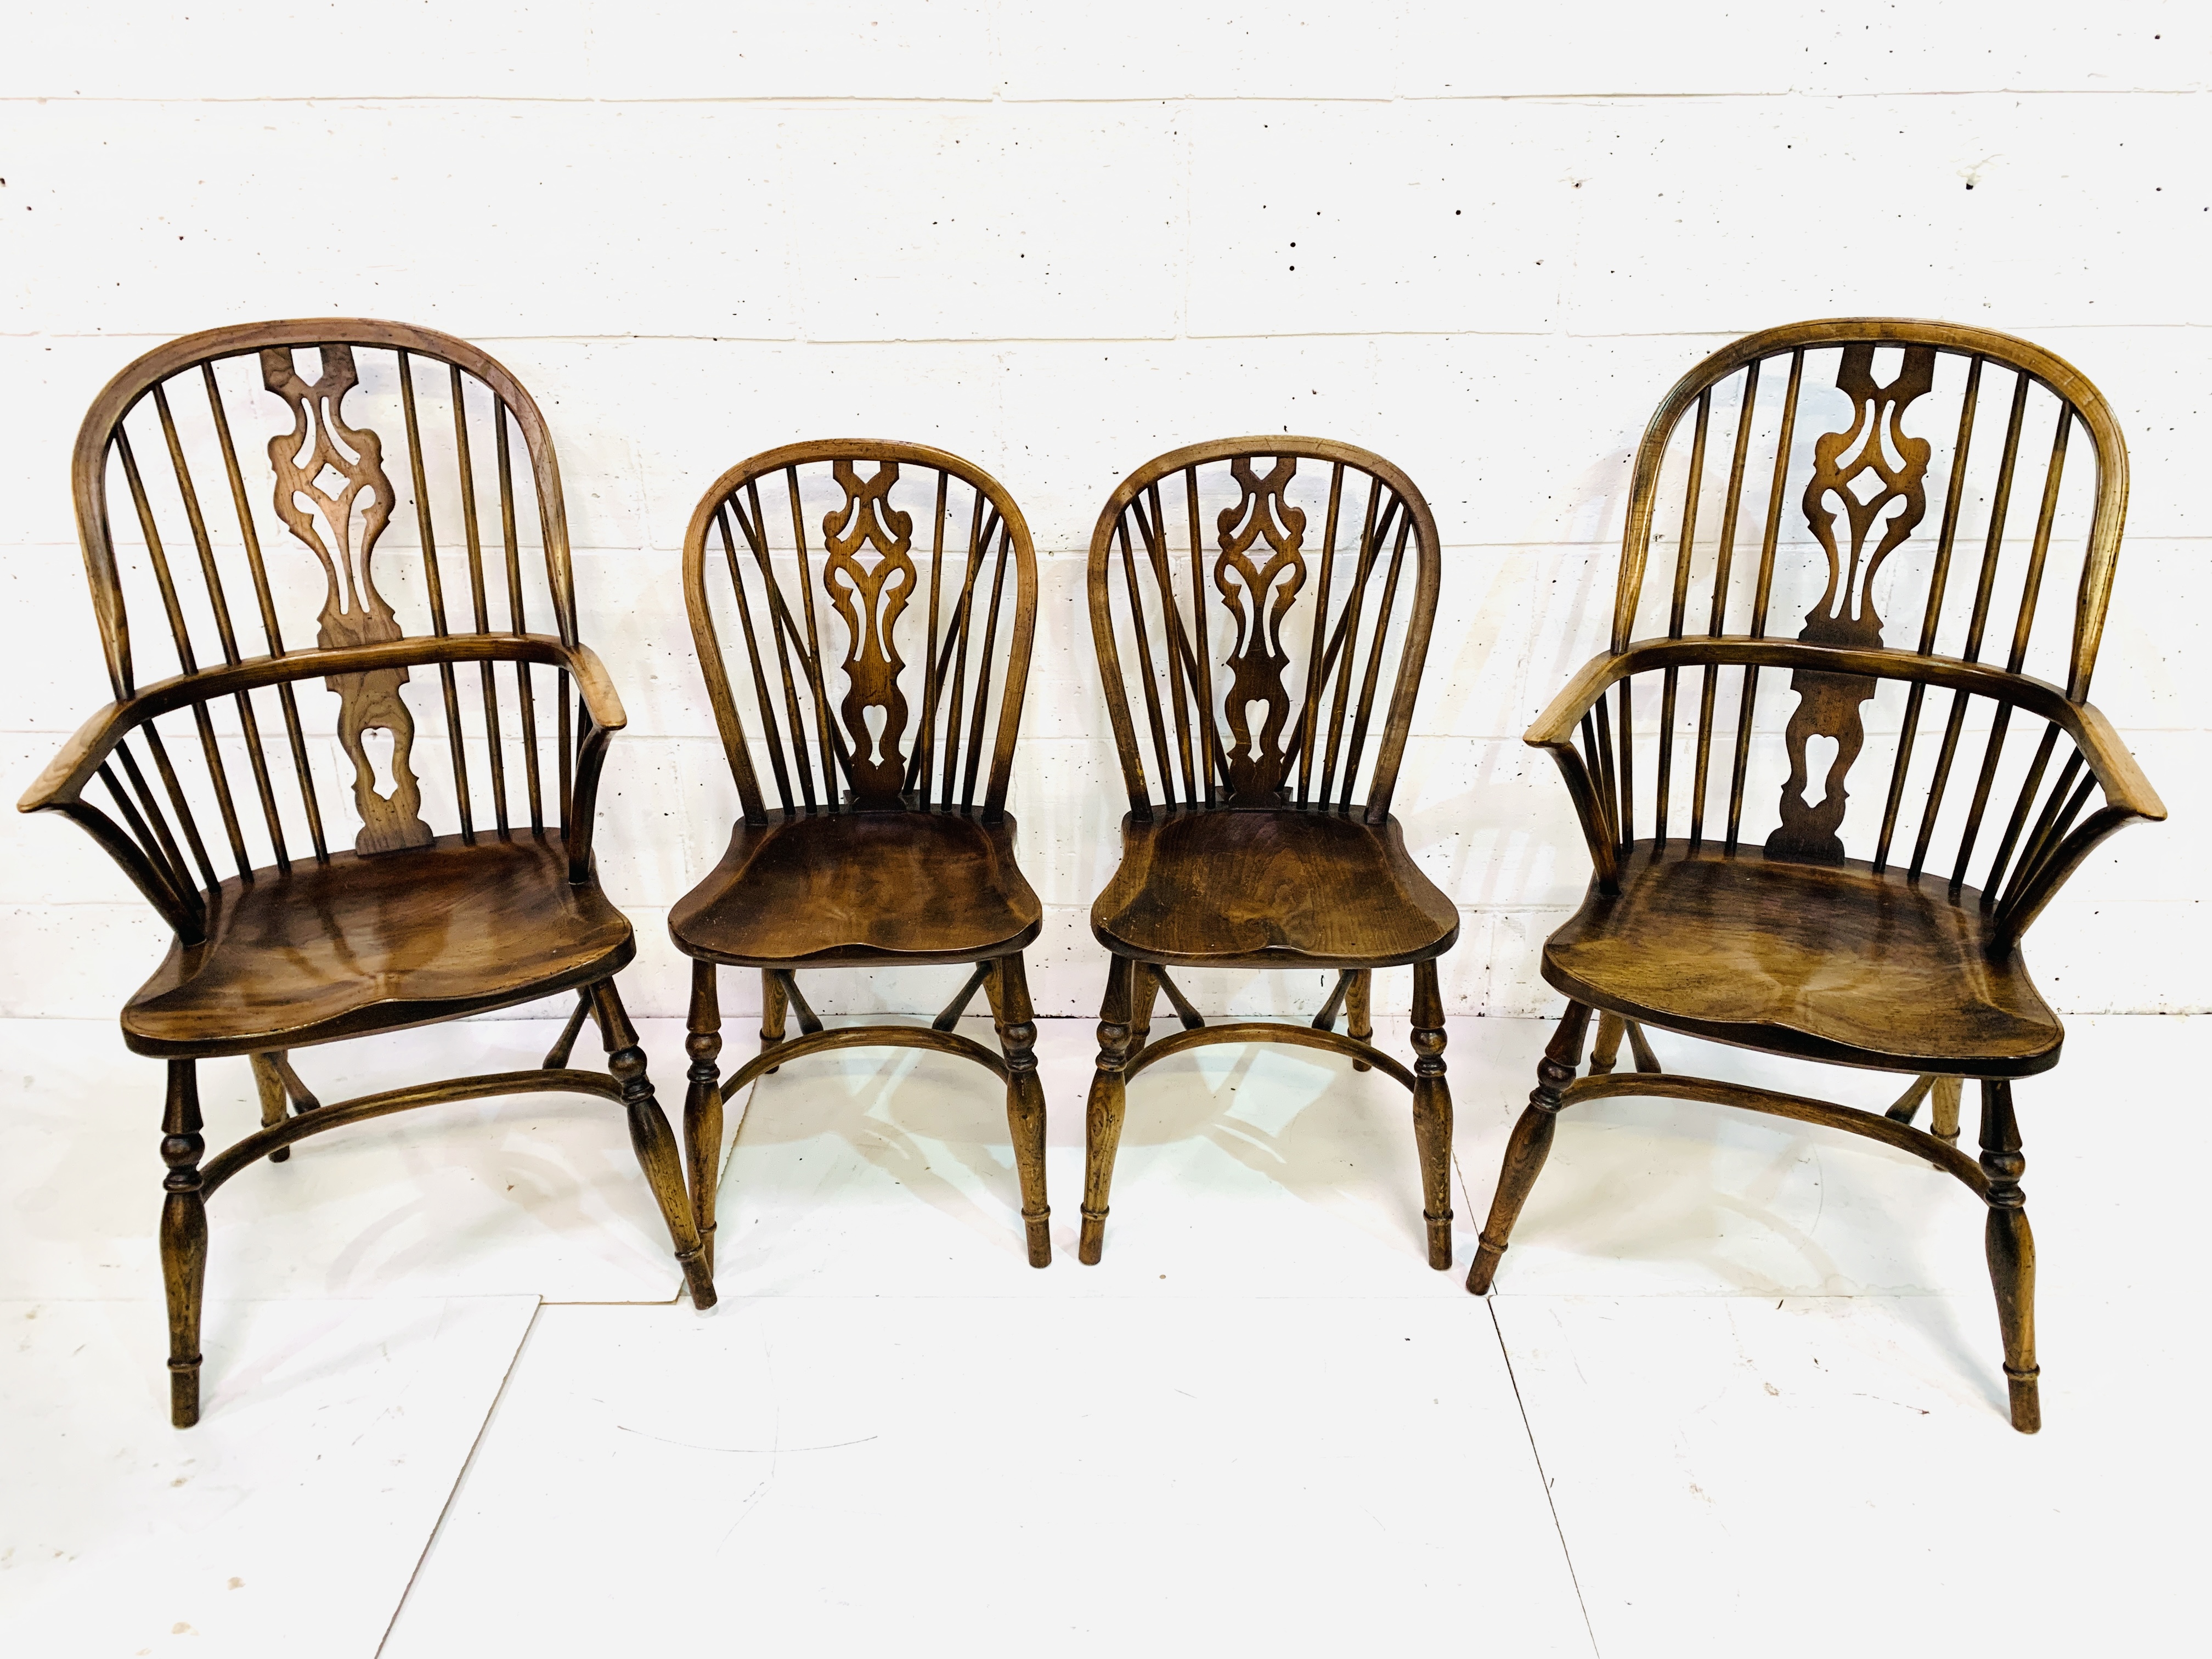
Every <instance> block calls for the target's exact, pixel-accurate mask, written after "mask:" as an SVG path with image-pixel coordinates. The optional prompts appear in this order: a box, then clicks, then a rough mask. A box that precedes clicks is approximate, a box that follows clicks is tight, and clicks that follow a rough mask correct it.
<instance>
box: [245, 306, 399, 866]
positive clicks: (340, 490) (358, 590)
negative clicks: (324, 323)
mask: <svg viewBox="0 0 2212 1659" xmlns="http://www.w3.org/2000/svg"><path fill="white" fill-rule="evenodd" d="M322 359H323V372H322V377H321V378H320V379H319V380H316V381H315V382H313V384H312V385H310V384H309V383H308V382H307V381H306V380H302V379H301V377H300V374H299V370H298V368H297V367H296V365H295V362H294V360H293V356H292V352H291V349H290V348H289V347H285V346H270V347H266V348H264V349H263V351H262V353H261V382H262V384H263V385H264V386H267V387H268V388H269V390H270V391H271V392H275V393H276V395H277V396H278V397H280V398H283V399H284V400H285V402H287V403H289V404H291V405H292V418H293V428H292V430H291V432H290V433H289V434H287V435H284V436H282V437H276V438H271V439H270V441H269V460H270V465H271V466H273V467H274V468H275V469H276V513H277V516H278V517H279V518H281V519H283V521H284V523H285V526H286V527H287V528H289V530H290V531H291V532H292V533H293V535H294V536H295V537H297V538H299V539H300V540H301V542H303V543H305V544H306V545H307V548H308V550H310V551H312V552H313V554H314V556H316V557H317V558H318V559H319V560H321V561H322V566H323V575H324V578H325V580H326V581H327V582H328V583H329V592H328V593H327V594H326V596H325V599H324V601H323V609H322V613H321V615H320V617H319V619H318V620H319V623H320V624H321V626H320V628H319V630H318V631H317V633H316V635H315V640H316V643H318V644H319V645H322V646H325V647H340V646H353V645H375V644H380V643H381V642H383V641H386V640H396V639H399V638H401V637H402V636H403V635H402V630H401V629H400V626H399V623H398V618H397V617H394V616H393V615H392V607H391V605H389V604H387V603H386V600H385V599H384V596H383V595H382V594H380V593H379V592H377V591H376V582H375V580H374V577H373V576H372V575H371V574H370V571H369V561H370V558H371V557H372V556H373V555H374V552H375V550H376V540H377V538H378V537H380V535H382V534H383V533H384V526H386V523H387V522H389V521H390V520H391V517H392V500H393V496H392V481H391V479H390V478H388V477H386V476H385V471H384V447H383V444H382V441H380V439H379V438H378V437H377V435H376V434H375V433H374V432H373V431H369V430H367V429H365V428H363V429H356V428H353V427H349V426H348V425H347V424H346V423H345V422H344V420H343V418H342V417H341V416H340V415H339V413H338V405H339V404H341V403H342V402H343V400H344V398H345V394H346V393H347V392H350V391H352V390H353V389H354V387H355V386H356V385H358V384H359V377H358V376H357V374H356V372H355V369H354V361H353V349H352V348H351V347H350V346H344V345H326V346H324V347H323V348H322ZM356 511H358V515H359V524H358V532H359V544H358V546H356ZM318 517H319V518H320V519H321V520H322V529H321V530H318V529H317V528H316V520H317V518H318ZM408 672H409V671H408V670H406V669H404V668H385V669H379V670H377V671H375V672H374V673H369V674H334V675H332V676H331V678H328V679H327V680H325V682H324V684H325V685H327V686H328V687H329V688H330V689H331V690H332V691H334V692H336V693H337V696H338V704H339V714H338V742H339V744H341V745H342V746H343V748H344V750H345V752H346V755H347V757H348V758H349V759H350V760H351V761H352V762H353V764H354V784H353V794H354V802H355V805H356V806H357V807H358V808H359V810H360V812H361V823H362V828H361V834H360V835H359V836H356V838H355V841H354V850H355V851H356V852H359V853H364V854H366V853H390V852H396V851H398V850H399V849H401V848H408V847H427V846H428V845H429V844H430V841H431V835H430V829H429V826H428V824H426V823H423V822H422V816H421V814H422V790H421V787H419V786H418V785H417V784H416V780H415V774H414V772H413V770H412V769H410V766H409V765H408V753H409V750H410V749H411V748H412V747H413V745H414V741H415V719H414V716H413V715H412V714H410V713H409V711H408V708H407V704H406V702H405V701H404V699H403V698H402V697H401V696H400V695H399V688H400V687H401V686H402V685H404V684H405V683H406V681H407V678H408ZM375 731H381V732H388V733H389V734H390V735H391V738H392V750H391V754H390V757H389V758H388V760H387V761H386V767H387V768H388V770H389V775H390V776H391V779H392V790H391V793H389V794H383V793H379V792H378V789H377V781H378V780H377V771H378V767H377V765H376V762H375V760H374V759H373V758H372V757H371V755H370V753H369V750H368V744H367V743H366V742H365V741H364V737H365V734H366V733H368V732H375Z"/></svg>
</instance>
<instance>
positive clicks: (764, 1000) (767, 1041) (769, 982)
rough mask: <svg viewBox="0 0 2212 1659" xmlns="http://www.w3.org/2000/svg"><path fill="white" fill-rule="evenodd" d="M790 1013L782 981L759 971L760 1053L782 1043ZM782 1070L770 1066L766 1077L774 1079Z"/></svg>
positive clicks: (788, 1001)
mask: <svg viewBox="0 0 2212 1659" xmlns="http://www.w3.org/2000/svg"><path fill="white" fill-rule="evenodd" d="M789 1012H791V999H790V998H789V997H788V996H787V995H786V994H784V989H783V981H781V980H780V979H778V978H777V977H776V976H775V975H774V974H772V973H770V972H769V970H768V969H765V968H763V969H761V1030H760V1039H761V1052H762V1053H763V1054H766V1053H767V1052H768V1051H769V1049H771V1048H779V1047H781V1045H782V1042H783V1023H784V1017H785V1016H786V1015H787V1014H788V1013H789ZM782 1069H783V1067H782V1066H769V1068H768V1073H767V1075H768V1076H769V1077H774V1076H775V1074H776V1073H778V1072H780V1071H781V1070H782Z"/></svg>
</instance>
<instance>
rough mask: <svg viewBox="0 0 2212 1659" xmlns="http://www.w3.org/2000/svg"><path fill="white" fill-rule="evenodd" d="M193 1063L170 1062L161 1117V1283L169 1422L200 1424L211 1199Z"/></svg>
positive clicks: (197, 1080)
mask: <svg viewBox="0 0 2212 1659" xmlns="http://www.w3.org/2000/svg"><path fill="white" fill-rule="evenodd" d="M194 1064H195V1062H193V1061H191V1060H171V1061H170V1062H169V1093H168V1100H167V1104H166V1106H165V1107H164V1109H163V1110H162V1113H161V1162H162V1163H164V1164H167V1165H168V1166H169V1172H168V1174H167V1175H166V1176H163V1177H162V1178H161V1190H162V1194H163V1197H162V1200H161V1283H162V1287H163V1288H164V1289H165V1290H166V1291H167V1292H168V1302H169V1421H170V1422H171V1424H173V1425H174V1426H176V1427H178V1428H180V1429H189V1428H190V1427H191V1426H192V1425H193V1424H195V1423H197V1422H198V1421H199V1420H200V1307H201V1304H202V1302H203V1301H204V1298H205V1296H206V1293H207V1249H208V1230H207V1200H205V1198H204V1196H203V1195H202V1194H201V1190H200V1167H199V1166H200V1155H201V1154H202V1153H203V1152H205V1151H206V1150H207V1143H206V1142H205V1141H204V1140H203V1139H201V1138H200V1091H199V1079H198V1077H197V1073H195V1072H194V1070H193V1066H194Z"/></svg>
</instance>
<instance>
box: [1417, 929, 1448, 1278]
mask: <svg viewBox="0 0 2212 1659" xmlns="http://www.w3.org/2000/svg"><path fill="white" fill-rule="evenodd" d="M1413 1054H1414V1056H1415V1058H1414V1060H1413V1139H1414V1141H1415V1143H1416V1144H1417V1145H1418V1146H1419V1148H1420V1152H1421V1212H1422V1214H1423V1215H1424V1216H1425V1218H1427V1221H1428V1224H1429V1266H1431V1267H1435V1268H1437V1269H1438V1270H1439V1271H1441V1270H1443V1268H1446V1267H1450V1266H1451V1260H1452V1258H1451V1224H1452V1206H1451V1144H1452V1106H1451V1087H1450V1085H1449V1084H1447V1083H1446V1082H1445V1081H1444V1003H1443V992H1442V991H1441V990H1440V989H1439V987H1438V986H1437V964H1436V963H1435V962H1434V961H1433V960H1431V961H1428V962H1417V963H1414V964H1413Z"/></svg>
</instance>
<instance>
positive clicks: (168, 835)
mask: <svg viewBox="0 0 2212 1659" xmlns="http://www.w3.org/2000/svg"><path fill="white" fill-rule="evenodd" d="M139 730H140V731H141V732H143V733H146V734H147V747H148V749H149V750H151V749H152V748H153V746H154V743H155V737H154V735H153V731H154V728H153V723H152V722H151V721H149V722H148V723H147V724H146V725H144V726H141V727H139ZM115 759H116V762H117V763H118V764H119V765H120V766H121V767H122V768H123V775H124V776H125V778H127V779H128V780H129V781H130V784H131V793H130V795H128V796H125V795H123V794H120V793H118V794H117V795H116V799H115V804H116V805H118V807H120V808H121V809H122V811H123V817H124V822H125V823H128V824H129V825H130V826H131V834H132V835H134V836H137V838H138V844H139V845H140V846H141V847H142V848H145V849H146V851H147V854H148V856H149V858H150V857H153V856H154V854H155V852H156V851H157V850H158V852H159V854H160V859H159V862H160V863H161V866H162V867H163V868H164V870H165V872H166V873H167V876H168V878H169V882H170V884H171V885H172V886H173V887H174V888H175V889H176V890H178V891H179V893H186V892H190V891H191V888H192V878H191V872H190V870H188V869H187V868H186V866H185V855H184V854H183V853H182V852H180V851H179V850H178V847H177V838H176V836H175V835H174V834H173V832H172V831H171V830H170V828H169V820H168V817H167V814H165V813H164V812H163V811H161V803H160V802H159V801H157V800H155V799H154V792H153V790H152V789H151V788H149V787H148V786H147V783H146V775H145V773H143V771H141V770H140V769H139V767H138V760H137V757H136V756H135V755H133V754H132V753H131V745H130V744H128V743H127V742H125V743H118V744H116V745H115ZM109 788H110V789H111V791H112V789H113V788H114V786H113V784H112V782H111V783H110V785H109ZM134 799H135V800H136V802H137V805H132V802H133V800H134ZM178 823H179V826H180V827H181V828H182V829H183V830H184V832H185V839H186V841H188V842H190V843H191V849H192V854H193V856H194V858H195V859H196V860H197V861H198V864H199V869H200V873H201V874H202V875H203V876H204V877H205V878H206V880H207V890H208V891H210V892H213V891H215V890H216V889H217V888H218V887H220V886H222V880H221V879H220V878H218V877H217V876H216V872H215V866H213V865H212V864H210V862H209V861H208V855H207V848H205V847H204V846H202V845H201V844H200V839H199V834H198V832H197V830H196V829H193V827H192V821H191V817H190V816H189V815H188V814H186V813H185V812H182V811H179V814H178Z"/></svg>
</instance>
